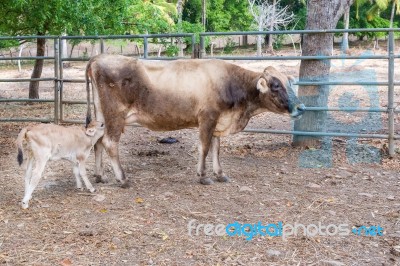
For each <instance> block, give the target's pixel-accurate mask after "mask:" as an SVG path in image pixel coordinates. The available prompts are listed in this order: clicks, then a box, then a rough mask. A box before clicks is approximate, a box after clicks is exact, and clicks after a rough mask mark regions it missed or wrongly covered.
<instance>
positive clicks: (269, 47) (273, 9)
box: [267, 0, 276, 51]
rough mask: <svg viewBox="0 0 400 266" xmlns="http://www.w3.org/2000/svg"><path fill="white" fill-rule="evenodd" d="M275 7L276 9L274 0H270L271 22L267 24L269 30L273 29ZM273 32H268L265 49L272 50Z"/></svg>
mask: <svg viewBox="0 0 400 266" xmlns="http://www.w3.org/2000/svg"><path fill="white" fill-rule="evenodd" d="M275 9H276V0H273V2H272V14H271V24H270V25H269V31H274V25H275ZM272 37H273V34H268V47H267V51H273V50H274V47H273V41H274V40H273V38H272Z"/></svg>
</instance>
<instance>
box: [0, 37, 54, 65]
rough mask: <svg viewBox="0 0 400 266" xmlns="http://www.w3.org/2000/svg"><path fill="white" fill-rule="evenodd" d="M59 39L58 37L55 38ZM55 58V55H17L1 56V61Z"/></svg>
mask: <svg viewBox="0 0 400 266" xmlns="http://www.w3.org/2000/svg"><path fill="white" fill-rule="evenodd" d="M54 40H57V39H54ZM36 59H44V60H53V59H54V56H16V57H0V61H11V60H36Z"/></svg>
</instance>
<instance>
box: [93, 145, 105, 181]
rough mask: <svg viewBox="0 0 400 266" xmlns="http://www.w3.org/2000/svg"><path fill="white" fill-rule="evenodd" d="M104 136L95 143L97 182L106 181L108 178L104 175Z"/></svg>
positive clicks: (95, 175) (95, 173) (95, 174)
mask: <svg viewBox="0 0 400 266" xmlns="http://www.w3.org/2000/svg"><path fill="white" fill-rule="evenodd" d="M102 141H103V138H100V139H99V140H98V141H97V142H96V144H95V145H94V158H95V170H94V177H95V178H96V179H95V182H96V183H106V182H107V180H106V179H105V177H104V168H103V150H104V145H103V143H102Z"/></svg>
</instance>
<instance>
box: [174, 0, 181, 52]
mask: <svg viewBox="0 0 400 266" xmlns="http://www.w3.org/2000/svg"><path fill="white" fill-rule="evenodd" d="M176 10H177V13H178V33H182V10H183V0H178V3H177V4H176ZM178 47H179V54H178V56H179V57H183V42H182V38H181V37H179V38H178Z"/></svg>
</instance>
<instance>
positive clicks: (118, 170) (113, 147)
mask: <svg viewBox="0 0 400 266" xmlns="http://www.w3.org/2000/svg"><path fill="white" fill-rule="evenodd" d="M120 136H121V133H120V134H119V135H118V136H114V139H115V140H111V139H110V138H109V137H108V136H107V135H104V136H103V145H104V147H105V149H106V151H107V154H108V156H109V157H110V162H111V166H112V168H113V170H114V174H115V178H116V179H117V180H118V181H120V182H121V187H122V188H128V187H129V181H128V179H127V178H126V177H125V173H124V170H122V166H121V163H120V161H119V149H118V142H119V138H120Z"/></svg>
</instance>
